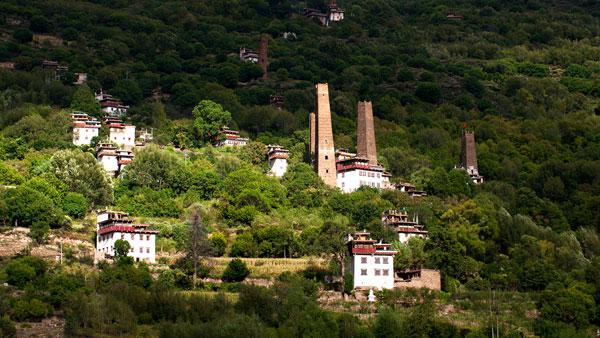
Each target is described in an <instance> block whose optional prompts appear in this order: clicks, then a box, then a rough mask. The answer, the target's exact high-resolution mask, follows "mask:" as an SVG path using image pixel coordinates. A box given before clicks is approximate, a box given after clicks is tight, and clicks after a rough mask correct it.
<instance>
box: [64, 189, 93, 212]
mask: <svg viewBox="0 0 600 338" xmlns="http://www.w3.org/2000/svg"><path fill="white" fill-rule="evenodd" d="M89 207H90V203H89V202H88V200H87V199H86V198H85V196H83V195H82V194H79V193H75V192H69V193H67V195H66V196H65V198H64V199H63V201H62V209H63V211H64V212H65V213H66V214H67V215H69V216H73V217H75V218H81V217H83V216H85V213H86V212H87V211H88V209H89Z"/></svg>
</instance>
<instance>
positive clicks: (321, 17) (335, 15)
mask: <svg viewBox="0 0 600 338" xmlns="http://www.w3.org/2000/svg"><path fill="white" fill-rule="evenodd" d="M304 16H305V17H307V18H309V19H312V20H316V21H318V22H319V24H321V26H329V24H331V23H332V22H337V21H342V20H344V10H343V9H341V8H340V7H338V5H337V2H336V0H330V1H329V5H328V6H327V11H326V12H322V11H320V10H318V9H314V8H306V9H305V10H304Z"/></svg>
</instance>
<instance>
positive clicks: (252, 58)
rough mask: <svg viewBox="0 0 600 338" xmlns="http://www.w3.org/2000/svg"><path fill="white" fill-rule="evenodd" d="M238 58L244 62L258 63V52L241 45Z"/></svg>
mask: <svg viewBox="0 0 600 338" xmlns="http://www.w3.org/2000/svg"><path fill="white" fill-rule="evenodd" d="M240 60H242V61H244V62H252V63H258V53H257V52H255V51H253V50H252V49H249V48H246V47H242V48H240Z"/></svg>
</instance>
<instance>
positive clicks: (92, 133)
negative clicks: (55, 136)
mask: <svg viewBox="0 0 600 338" xmlns="http://www.w3.org/2000/svg"><path fill="white" fill-rule="evenodd" d="M82 124H83V125H82ZM99 132H100V125H96V124H87V123H75V124H74V125H73V144H74V145H76V146H83V145H88V146H89V145H90V144H91V143H92V139H93V138H94V137H96V136H98V134H99Z"/></svg>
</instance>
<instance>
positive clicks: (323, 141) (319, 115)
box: [310, 83, 337, 187]
mask: <svg viewBox="0 0 600 338" xmlns="http://www.w3.org/2000/svg"><path fill="white" fill-rule="evenodd" d="M315 89H316V97H315V98H316V102H315V117H314V121H315V122H314V128H313V130H312V132H313V134H311V135H310V136H311V137H312V138H313V139H314V141H311V145H312V146H314V149H313V150H312V151H311V153H313V154H314V167H315V171H316V172H317V174H318V175H319V177H321V179H322V180H323V182H324V183H325V184H327V185H328V186H330V187H335V186H337V184H336V163H335V148H334V145H333V129H332V127H331V110H330V107H329V85H328V84H327V83H318V84H317V85H316V86H315Z"/></svg>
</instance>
